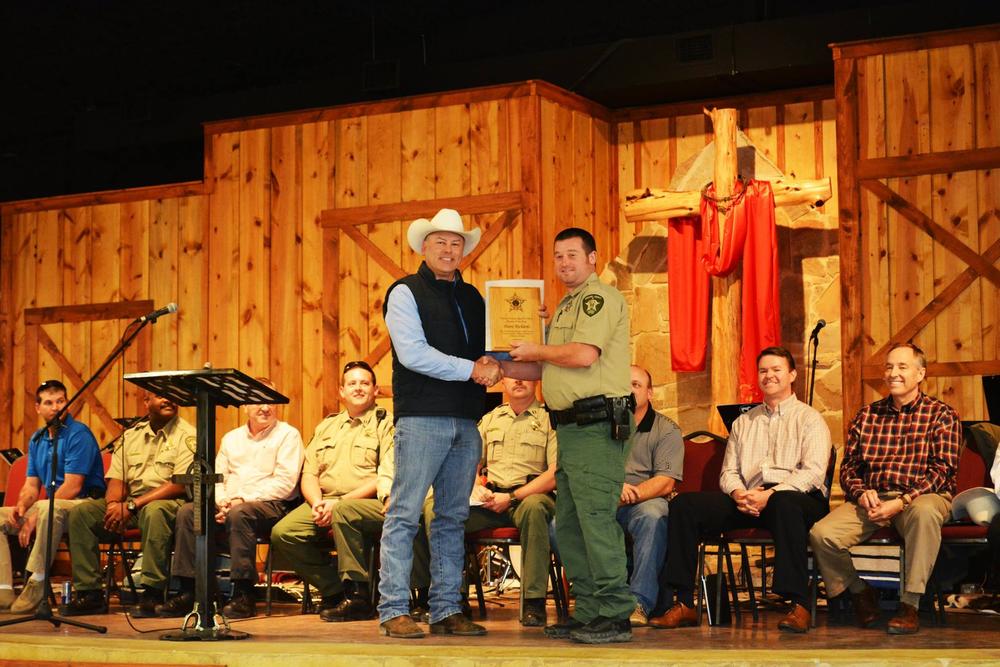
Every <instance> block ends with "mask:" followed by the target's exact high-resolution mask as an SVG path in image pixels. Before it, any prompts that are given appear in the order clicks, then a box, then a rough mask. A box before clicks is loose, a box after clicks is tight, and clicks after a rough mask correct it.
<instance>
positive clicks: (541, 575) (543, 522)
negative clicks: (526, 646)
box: [465, 493, 556, 600]
mask: <svg viewBox="0 0 1000 667" xmlns="http://www.w3.org/2000/svg"><path fill="white" fill-rule="evenodd" d="M555 511H556V501H555V500H553V499H552V498H551V497H550V496H547V495H545V494H544V493H535V494H532V495H530V496H528V497H527V498H525V499H524V500H523V501H522V502H521V503H520V504H519V505H518V506H517V507H515V508H514V509H508V510H507V511H506V512H503V513H501V514H497V513H496V512H493V511H491V510H487V509H483V508H482V507H473V508H471V509H470V510H469V518H468V519H467V520H466V521H465V532H467V533H474V532H476V531H479V530H483V529H486V528H517V529H518V530H519V531H521V587H522V588H523V589H524V598H525V599H526V600H533V599H538V598H544V597H545V594H546V592H548V590H549V583H548V582H549V562H550V560H551V553H550V551H549V521H551V520H552V516H553V515H554V514H555Z"/></svg>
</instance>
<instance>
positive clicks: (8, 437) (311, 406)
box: [0, 83, 614, 479]
mask: <svg viewBox="0 0 1000 667" xmlns="http://www.w3.org/2000/svg"><path fill="white" fill-rule="evenodd" d="M591 112H594V113H591ZM595 113H597V114H603V115H604V116H605V118H604V119H602V118H599V117H597V118H595V117H594V114H595ZM610 141H611V137H610V133H609V123H608V122H607V112H605V111H603V110H601V109H600V108H599V107H597V106H596V105H591V104H590V103H588V102H586V101H584V100H581V99H579V98H575V97H574V96H571V95H569V94H567V93H564V92H562V91H559V90H558V89H556V88H554V87H552V86H548V85H547V84H542V83H537V84H536V83H529V84H516V85H513V86H505V87H497V88H491V89H480V90H476V91H467V92H458V93H449V94H446V95H442V96H435V97H431V98H414V99H410V100H403V101H401V102H397V103H384V104H382V105H381V106H380V105H356V106H354V107H346V108H338V109H334V110H324V111H321V112H308V113H305V114H291V115H289V116H288V117H287V118H286V117H276V118H275V117H270V118H262V119H248V120H244V121H232V122H230V123H220V124H215V125H210V126H208V127H207V128H206V160H205V181H204V184H203V185H202V186H201V187H200V188H199V187H198V186H197V185H195V186H189V187H187V188H178V186H167V187H165V188H162V189H158V188H149V189H146V190H144V191H139V192H126V193H119V194H113V193H112V194H102V195H89V196H73V197H62V198H54V199H50V200H45V201H33V202H21V203H17V204H14V205H8V206H6V207H5V209H4V216H3V236H2V240H0V248H2V252H3V259H4V262H3V271H2V275H3V283H2V287H3V290H4V291H3V295H2V299H3V304H4V305H3V307H2V310H0V334H2V336H3V339H2V341H3V344H2V345H0V350H2V355H3V356H2V359H3V360H4V365H3V370H2V376H3V381H2V382H3V384H2V385H0V410H2V411H3V418H2V419H0V445H2V446H3V447H7V446H14V447H21V448H23V447H24V446H25V444H26V438H27V435H28V434H30V432H31V431H33V430H34V429H35V428H36V424H35V423H34V422H31V423H27V422H28V421H29V420H27V419H26V418H25V417H24V416H23V415H24V414H25V409H26V408H29V409H30V403H31V401H32V400H33V397H32V395H31V393H30V392H31V390H32V389H33V388H28V387H24V386H23V383H22V382H20V381H19V380H20V378H22V377H23V376H24V368H25V365H26V364H31V363H33V364H36V365H37V366H38V367H39V377H42V378H49V377H54V378H60V379H63V380H64V381H65V379H66V378H65V377H64V375H63V374H62V373H61V372H60V369H59V368H57V367H55V365H54V363H53V361H52V360H51V359H50V358H49V356H48V354H47V353H46V352H45V351H44V350H43V351H41V352H37V353H33V352H30V351H27V350H26V346H25V344H24V323H23V315H22V314H23V311H24V309H25V308H32V307H39V306H53V305H70V304H78V303H91V302H95V301H114V300H119V299H139V298H150V299H153V300H154V301H155V302H156V303H157V305H162V304H165V303H167V302H170V301H177V302H178V304H179V305H180V312H179V313H178V314H177V315H176V316H171V317H165V318H163V319H161V320H160V321H159V322H158V323H157V324H156V325H155V326H154V327H153V330H152V358H153V369H168V368H197V367H200V366H202V365H203V364H205V363H211V364H212V365H213V366H215V367H217V368H221V367H230V366H232V367H237V368H240V369H242V370H244V371H246V372H248V373H250V374H252V375H265V376H268V377H270V378H271V379H272V380H274V381H275V382H276V383H277V385H278V387H279V389H281V390H282V391H283V392H284V393H286V394H287V395H289V396H290V397H291V404H290V405H289V406H288V407H287V408H285V411H286V412H285V415H284V418H285V419H286V420H287V421H289V422H290V423H292V424H293V425H294V426H296V427H298V428H299V429H300V430H302V432H303V436H304V437H305V438H309V437H310V436H311V432H312V429H313V427H314V426H315V424H316V423H318V421H319V420H320V419H321V418H322V416H323V415H324V413H325V412H327V411H329V410H333V409H336V405H335V404H331V402H329V401H327V404H325V405H324V395H329V396H333V397H335V396H336V387H337V386H338V384H339V377H323V373H322V369H323V362H324V349H323V322H324V317H325V316H326V317H328V318H329V317H330V316H331V314H330V313H324V312H323V297H324V289H331V288H332V289H335V290H336V291H337V294H336V299H335V301H336V302H337V303H339V304H340V307H339V313H337V314H335V315H339V318H338V321H339V328H338V331H337V336H338V345H339V354H340V358H339V359H338V360H337V363H336V365H335V367H338V368H339V367H340V365H342V364H343V362H344V361H347V360H350V359H355V358H360V357H364V356H365V355H366V354H368V353H369V352H370V351H371V350H373V349H374V348H376V347H377V346H378V344H379V342H380V341H382V340H384V339H385V337H386V333H385V327H384V324H383V320H382V315H381V308H382V299H383V296H384V293H385V290H386V288H387V287H388V286H389V284H390V283H391V282H392V278H391V277H390V275H389V274H388V273H387V272H386V271H385V270H384V269H383V268H382V267H380V266H379V265H378V264H377V263H376V262H375V261H373V260H371V259H369V258H368V257H367V255H366V253H365V252H364V250H363V249H361V248H360V247H358V245H357V244H356V243H354V242H353V241H352V240H351V239H350V238H347V237H346V235H342V237H341V238H340V240H339V243H338V247H339V254H338V258H339V261H338V265H339V270H338V272H337V275H324V266H323V230H322V228H321V226H320V222H319V219H320V214H321V212H322V211H324V210H328V209H333V208H345V207H352V206H369V205H373V204H391V203H397V202H405V201H415V200H424V199H435V198H440V197H455V196H465V195H479V194H488V193H501V192H521V191H525V192H528V193H529V197H528V201H529V202H531V205H529V207H528V208H527V209H526V210H525V211H524V212H523V213H522V215H521V216H520V217H519V218H518V220H517V222H516V223H515V224H514V225H512V226H511V227H510V228H509V229H508V230H506V231H505V232H503V233H502V234H501V235H500V237H499V238H498V239H497V240H496V241H495V242H494V243H493V244H492V245H491V246H490V247H489V248H488V249H487V250H486V252H484V253H483V254H482V256H481V257H479V259H478V260H477V261H476V262H475V264H474V265H473V266H472V267H471V268H470V269H469V270H468V271H467V272H466V274H465V278H466V280H469V281H471V282H472V283H474V284H476V285H478V286H480V287H481V286H482V284H483V282H484V281H485V280H488V279H493V278H507V277H523V276H529V277H530V276H536V275H538V273H539V271H540V270H543V274H544V277H545V278H546V279H547V280H548V282H549V285H550V290H555V282H554V280H553V276H552V275H551V270H550V267H551V244H552V237H553V236H554V234H555V232H556V230H557V229H558V228H561V227H563V226H568V225H571V224H576V225H579V226H583V227H586V228H588V229H590V230H591V231H593V232H594V233H595V234H596V235H597V236H598V237H599V238H602V239H605V242H607V240H608V239H610V238H611V237H612V236H613V231H612V230H613V223H614V221H613V220H612V219H611V217H612V210H613V206H614V205H613V203H612V202H611V200H610V199H609V192H610V190H609V183H610V165H611V164H612V152H613V151H612V148H611V143H610ZM523 147H526V150H527V151H528V154H527V155H525V154H523V153H522V148H523ZM541 155H544V156H546V157H545V158H543V159H542V160H541V163H540V164H539V156H541ZM526 165H527V166H526ZM198 191H201V192H202V193H201V194H188V193H189V192H198ZM178 192H181V193H183V194H182V195H181V196H178V194H177V193H178ZM116 198H117V199H121V201H114V200H115V199H116ZM98 202H100V203H98ZM104 202H109V203H104ZM487 219H488V216H482V218H481V219H480V220H479V222H481V223H485V222H486V221H487ZM472 222H473V223H475V222H477V221H475V220H473V221H472ZM408 223H409V221H408V220H406V221H396V222H391V223H386V224H379V225H363V226H362V227H361V231H362V232H363V233H365V234H366V235H367V236H368V237H369V238H371V239H372V240H373V241H374V242H375V243H376V245H378V247H379V248H380V249H382V250H383V251H384V252H385V253H386V254H387V255H388V256H389V257H390V258H391V259H393V260H395V261H397V262H399V263H400V264H401V265H402V266H403V267H404V268H405V269H407V270H413V269H414V268H415V267H416V266H417V265H418V264H419V261H420V260H419V257H418V256H417V255H416V254H415V253H413V252H412V251H411V250H410V249H409V247H408V245H407V243H406V240H405V231H406V227H407V224H408ZM539 240H541V242H542V243H543V244H544V248H543V249H542V250H541V251H540V250H539V248H538V247H537V244H538V243H539ZM529 245H530V247H528V246H529ZM526 266H527V267H528V269H527V271H528V272H527V273H526V269H525V267H526ZM331 286H332V287H331ZM555 294H556V293H555V292H554V291H550V297H549V300H550V301H553V300H554V298H555ZM553 302H554V301H553ZM125 324H126V323H125V322H100V323H82V324H60V325H49V326H46V327H44V328H45V330H46V332H47V333H48V334H49V336H50V337H51V338H52V339H53V341H54V342H55V343H56V345H57V346H59V347H60V348H61V349H62V350H63V351H64V353H65V354H66V356H67V357H68V358H69V359H71V360H72V361H73V362H74V363H75V364H76V365H77V368H78V370H79V371H80V373H81V374H82V375H83V376H84V377H87V376H88V375H89V374H90V372H91V371H92V370H93V368H94V367H95V366H96V364H98V363H99V362H100V361H101V360H102V359H103V357H104V355H105V354H106V353H107V352H108V351H109V350H110V349H111V347H112V346H113V344H114V342H115V340H116V339H117V336H118V335H119V334H120V332H121V331H122V329H123V327H124V325H125ZM32 355H34V356H32ZM8 359H9V362H8ZM390 368H391V365H390V363H389V357H388V355H387V356H385V357H383V359H382V360H381V362H380V363H379V364H378V365H377V367H376V371H377V373H378V376H379V380H380V381H381V382H382V383H383V384H386V385H388V384H389V382H390V379H391V372H390ZM129 370H135V369H129ZM122 372H123V371H122V369H116V370H114V371H112V375H111V377H116V376H117V377H120V376H121V373H122ZM70 384H71V383H70ZM71 389H72V387H71ZM99 396H100V397H101V399H102V401H104V402H105V404H106V405H108V406H109V409H110V410H112V412H114V413H115V414H116V415H117V414H118V413H119V412H123V413H125V414H133V413H134V412H135V411H136V410H138V409H139V408H138V405H137V403H136V401H135V400H134V396H135V392H134V391H132V390H131V388H130V386H128V385H126V386H125V387H124V388H123V387H122V386H120V384H119V383H116V382H114V381H111V380H109V381H108V382H107V383H105V385H104V386H103V387H102V388H101V390H100V392H99ZM125 397H128V398H130V399H131V400H130V405H129V406H127V407H124V408H123V407H121V401H122V400H123V399H124V398H125ZM186 416H187V417H188V418H193V415H192V414H190V412H188V414H186ZM80 417H81V418H82V419H84V420H85V421H88V423H90V424H92V426H94V427H95V432H97V431H99V429H98V428H97V425H96V420H93V419H90V418H89V411H87V410H83V411H82V413H81V414H80ZM239 420H240V417H239V414H238V412H237V411H236V410H233V409H227V410H222V409H220V410H219V414H218V432H219V433H220V435H221V434H222V433H224V432H225V431H227V430H229V429H231V428H233V427H234V426H235V425H237V423H238V422H239ZM97 435H98V436H99V439H101V440H102V442H103V441H107V440H109V439H110V438H111V437H113V435H114V434H109V433H103V432H97ZM3 468H4V470H3V471H0V479H2V478H3V477H2V476H3V475H4V474H5V469H6V466H3Z"/></svg>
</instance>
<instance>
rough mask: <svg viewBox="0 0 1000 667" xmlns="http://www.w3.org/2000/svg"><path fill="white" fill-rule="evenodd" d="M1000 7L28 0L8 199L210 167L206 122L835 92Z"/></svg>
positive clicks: (11, 124) (20, 15)
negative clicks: (498, 103) (865, 54)
mask: <svg viewBox="0 0 1000 667" xmlns="http://www.w3.org/2000/svg"><path fill="white" fill-rule="evenodd" d="M998 22H1000V3H998V2H972V1H968V0H953V1H951V2H927V1H924V2H912V1H911V2H903V1H895V2H893V1H888V0H887V1H883V2H870V3H865V2H854V1H851V0H847V1H841V2H835V3H809V2H802V1H801V0H799V1H798V2H791V1H789V0H743V1H738V0H702V1H700V2H690V1H678V2H663V1H661V2H655V1H653V0H634V1H633V0H619V1H617V2H611V1H610V0H576V1H575V2H556V1H553V0H533V1H529V0H507V1H506V2H496V1H486V0H483V1H476V0H462V1H460V0H452V1H447V0H429V1H421V0H410V1H409V2H402V1H399V0H384V1H380V2H379V1H375V2H361V1H354V2H349V1H333V0H330V1H326V2H323V1H320V0H311V1H296V0H289V1H286V2H279V1H277V0H240V1H236V0H202V1H201V2H189V1H187V0H180V1H176V2H173V1H170V0H167V1H161V2H149V1H144V2H136V1H135V0H131V1H128V2H126V1H124V0H106V1H98V0H92V1H90V2H80V1H77V2H69V1H58V0H53V1H45V2H38V1H37V0H33V1H25V0H11V1H8V2H3V3H0V45H2V49H3V62H4V67H3V69H2V73H0V77H2V90H3V91H4V101H3V104H2V106H0V109H2V111H0V201H12V200H16V199H25V198H33V197H43V196H50V195H58V194H70V193H78V192H91V191H97V190H108V189H117V188H127V187H138V186H143V185H157V184H163V183H173V182H179V181H189V180H198V179H200V178H201V177H202V129H201V123H203V122H205V121H209V120H219V119H224V118H234V117H241V116H252V115H258V114H266V113H274V112H280V111H291V110H295V109H306V108H312V107H324V106H332V105H337V104H346V103H351V102H359V101H366V100H374V99H385V98H392V97H400V96H405V95H413V94H418V93H426V92H436V91H442V90H452V89H457V88H466V87H472V86H480V85H488V84H495V83H506V82H512V81H520V80H525V79H545V80H547V81H550V82H552V83H554V84H557V85H559V86H562V87H564V88H567V89H569V90H572V91H574V92H576V93H578V94H580V95H583V96H585V97H587V98H590V99H592V100H595V101H597V102H600V103H602V104H604V105H606V106H608V107H611V108H623V107H631V106H646V105H652V104H659V103H665V102H672V101H680V100H695V99H704V98H715V97H725V96H730V95H740V94H745V93H756V92H766V91H769V90H778V89H785V88H795V87H802V86H814V85H823V84H830V83H832V80H833V63H832V59H831V55H830V50H829V48H828V44H829V43H831V42H839V41H849V40H856V39H870V38H875V37H887V36H894V35H903V34H910V33H916V32H926V31H931V30H943V29H949V28H959V27H966V26H974V25H984V24H990V23H998Z"/></svg>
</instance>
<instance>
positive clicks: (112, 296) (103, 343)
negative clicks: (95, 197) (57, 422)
mask: <svg viewBox="0 0 1000 667" xmlns="http://www.w3.org/2000/svg"><path fill="white" fill-rule="evenodd" d="M120 209H121V205H120V204H107V205H104V206H95V207H94V208H93V211H92V214H91V218H90V243H91V253H92V254H91V256H92V258H93V259H92V274H93V280H92V281H91V285H90V290H91V295H90V298H91V300H92V301H93V302H94V303H102V302H109V301H118V300H120V298H121V295H120V291H119V286H118V285H119V277H120V272H121V267H120V264H121V261H120V253H119V250H120V248H121V240H120V236H121V226H120V225H119V224H118V221H119V219H120V216H121V210H120ZM125 324H127V322H120V321H117V320H105V321H98V322H92V323H90V337H89V339H87V340H86V343H87V344H89V345H90V359H91V364H90V366H89V367H87V368H82V369H81V370H82V371H83V372H84V374H85V376H84V379H86V377H89V373H92V372H94V371H96V370H97V366H98V365H99V364H101V363H102V362H103V361H104V359H105V358H106V357H107V356H108V354H109V353H110V352H111V350H112V349H113V348H114V346H115V344H116V343H117V342H118V338H119V336H120V335H121V332H122V331H123V328H124V325H125ZM123 372H124V367H123V364H122V361H121V359H119V360H118V361H116V362H115V365H114V366H113V367H112V369H111V371H110V373H109V375H108V379H107V381H106V382H102V383H101V384H100V386H98V388H97V390H96V391H95V392H94V396H95V397H96V398H97V400H99V401H100V402H101V403H102V404H103V405H104V406H105V408H107V409H108V410H109V411H110V412H111V414H112V415H113V416H114V415H117V414H118V411H119V405H120V404H121V384H122V383H121V381H120V379H119V378H121V376H122V373H123ZM88 423H89V424H90V425H91V429H92V430H93V431H94V436H95V437H96V438H97V442H99V443H101V444H103V443H107V442H110V441H111V440H112V439H113V438H115V437H117V436H118V434H119V433H120V430H119V429H115V430H113V431H112V430H110V429H108V428H107V427H106V426H105V424H104V423H103V421H102V420H99V419H91V420H90V421H89V422H88Z"/></svg>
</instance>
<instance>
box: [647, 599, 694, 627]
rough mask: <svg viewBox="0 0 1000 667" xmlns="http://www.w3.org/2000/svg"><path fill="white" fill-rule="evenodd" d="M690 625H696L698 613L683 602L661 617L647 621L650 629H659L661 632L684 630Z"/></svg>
mask: <svg viewBox="0 0 1000 667" xmlns="http://www.w3.org/2000/svg"><path fill="white" fill-rule="evenodd" d="M692 625H698V612H697V611H696V610H694V609H692V608H691V607H689V606H687V605H686V604H684V603H683V602H678V603H677V604H675V605H674V606H673V607H671V608H670V609H668V610H667V613H665V614H664V615H663V616H656V617H654V618H651V619H649V626H650V627H651V628H660V629H662V630H673V629H674V628H686V627H690V626H692Z"/></svg>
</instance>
